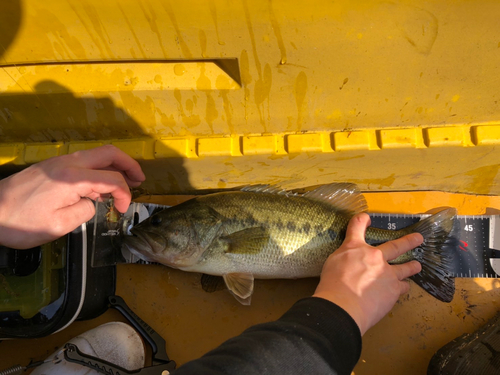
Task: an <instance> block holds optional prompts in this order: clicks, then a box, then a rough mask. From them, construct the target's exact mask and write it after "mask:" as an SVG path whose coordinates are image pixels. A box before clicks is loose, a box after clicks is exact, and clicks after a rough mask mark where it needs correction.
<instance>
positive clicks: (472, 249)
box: [90, 203, 500, 278]
mask: <svg viewBox="0 0 500 375" xmlns="http://www.w3.org/2000/svg"><path fill="white" fill-rule="evenodd" d="M168 208H169V207H168V206H161V205H157V204H150V203H132V204H131V205H130V208H129V210H128V211H127V213H126V214H125V215H124V217H123V219H124V220H126V221H127V222H128V223H129V224H130V225H129V228H130V226H131V225H135V224H137V223H139V222H141V221H142V220H144V219H146V218H148V217H149V216H151V215H152V214H153V213H155V212H157V211H158V210H160V211H161V210H162V209H168ZM108 211H109V206H108V205H107V204H106V203H96V216H95V218H94V221H93V223H92V226H93V231H90V233H92V232H93V234H92V238H91V239H90V241H91V242H90V243H91V244H92V254H93V255H92V266H94V267H99V266H103V265H110V264H117V263H148V262H145V261H142V260H140V259H139V258H138V257H137V256H136V255H134V254H132V253H130V252H129V251H127V250H126V249H120V248H117V247H116V244H115V245H113V243H112V242H113V239H114V238H116V237H115V236H118V237H122V236H123V235H124V233H122V232H121V229H120V230H118V228H114V229H111V228H110V227H109V224H110V223H109V220H108V218H109V215H108V214H107V213H108ZM429 216H431V215H427V214H425V215H424V214H422V215H408V214H380V213H371V214H370V217H371V221H372V224H371V225H372V226H373V227H376V228H381V229H391V230H398V229H403V228H406V227H408V226H410V225H412V224H414V223H416V222H418V221H419V220H421V219H422V218H426V217H429ZM127 231H128V230H125V233H126V232H127ZM454 234H455V236H456V237H457V238H458V240H459V246H458V249H457V250H456V254H455V255H456V256H455V257H454V259H453V267H452V269H453V272H452V273H451V274H450V276H451V277H487V278H497V277H500V276H499V275H500V215H492V216H486V215H484V216H457V217H456V225H455V230H454ZM118 242H120V241H118Z"/></svg>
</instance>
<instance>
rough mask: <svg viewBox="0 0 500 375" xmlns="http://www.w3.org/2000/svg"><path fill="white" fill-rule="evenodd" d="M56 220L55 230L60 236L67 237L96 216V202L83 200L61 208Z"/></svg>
mask: <svg viewBox="0 0 500 375" xmlns="http://www.w3.org/2000/svg"><path fill="white" fill-rule="evenodd" d="M57 213H58V214H57V216H56V218H55V221H56V223H55V228H56V231H57V232H58V234H59V235H61V236H62V235H65V234H67V233H69V232H71V231H72V230H74V229H76V228H77V227H78V226H80V225H82V224H83V223H85V222H87V221H89V220H90V219H92V217H94V215H95V206H94V202H93V201H92V200H90V199H88V198H82V199H80V200H79V201H78V202H76V203H75V204H72V205H71V206H67V207H64V208H60V209H59V210H58V212H57Z"/></svg>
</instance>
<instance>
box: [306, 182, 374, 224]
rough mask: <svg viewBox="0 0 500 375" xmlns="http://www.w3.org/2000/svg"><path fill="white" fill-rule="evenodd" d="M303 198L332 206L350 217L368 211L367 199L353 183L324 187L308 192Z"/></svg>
mask: <svg viewBox="0 0 500 375" xmlns="http://www.w3.org/2000/svg"><path fill="white" fill-rule="evenodd" d="M303 197H304V198H308V199H313V200H317V201H321V202H325V203H328V204H331V205H332V206H334V207H335V209H336V210H338V211H341V212H343V213H345V214H347V215H349V216H354V215H356V214H358V213H360V212H365V211H367V210H368V206H367V204H366V200H365V197H364V196H363V194H361V192H360V191H359V189H358V187H357V186H356V185H355V184H351V183H334V184H329V185H323V186H320V187H319V188H316V189H314V190H311V191H308V192H307V193H305V194H304V195H303Z"/></svg>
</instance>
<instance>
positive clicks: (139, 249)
mask: <svg viewBox="0 0 500 375" xmlns="http://www.w3.org/2000/svg"><path fill="white" fill-rule="evenodd" d="M131 232H132V235H131V236H126V237H125V240H124V242H123V246H124V247H126V248H127V249H128V250H129V251H130V252H131V253H132V254H135V255H137V256H138V257H139V258H141V259H143V260H145V261H150V262H151V261H156V259H155V258H156V257H155V255H156V254H159V253H160V252H161V251H163V249H165V245H166V240H165V239H164V238H163V237H162V236H159V235H158V234H156V233H149V232H146V233H142V232H135V231H134V230H133V229H132V230H131Z"/></svg>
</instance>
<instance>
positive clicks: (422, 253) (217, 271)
mask: <svg viewBox="0 0 500 375" xmlns="http://www.w3.org/2000/svg"><path fill="white" fill-rule="evenodd" d="M366 210H367V205H366V201H365V199H364V197H363V195H362V194H361V193H360V192H359V191H358V189H357V187H356V186H355V185H354V184H346V183H344V184H330V185H324V186H321V187H319V188H317V189H315V190H312V191H310V192H307V193H305V194H301V195H298V194H291V193H289V192H287V191H285V190H281V189H280V188H278V187H275V186H266V185H258V186H253V187H252V186H251V187H247V188H244V189H242V190H241V191H232V192H223V193H215V194H209V195H205V196H199V197H196V198H194V199H191V200H189V201H187V202H184V203H182V204H179V205H177V206H174V207H172V208H169V209H166V210H163V211H161V212H158V213H157V214H154V215H152V216H151V217H150V218H148V219H147V220H145V221H143V222H142V223H140V224H138V225H136V226H135V227H133V228H132V230H131V232H132V234H133V236H129V237H128V238H126V240H125V246H127V247H128V248H129V249H130V250H131V251H132V252H134V253H136V254H137V255H139V256H140V257H141V258H143V259H144V260H148V261H154V262H158V263H162V264H165V265H167V266H170V267H173V268H178V269H181V270H184V271H190V272H200V273H204V274H209V275H218V276H222V277H223V278H224V281H225V283H226V285H227V288H228V289H229V290H230V291H231V292H232V293H233V295H234V296H235V297H236V298H237V299H238V300H239V301H240V302H241V303H243V304H249V302H250V297H251V295H252V293H253V285H254V278H256V279H271V278H272V279H277V278H285V279H296V278H304V277H314V276H319V275H320V273H321V269H322V267H323V263H324V262H325V260H326V259H327V258H328V256H329V255H330V254H331V253H333V252H334V251H335V250H336V249H338V248H339V247H340V245H341V244H342V242H343V241H344V238H345V233H346V229H347V224H348V222H349V220H350V219H351V217H352V216H353V215H355V214H357V213H359V212H364V211H366ZM455 215H456V210H455V209H453V208H451V209H446V210H443V211H441V212H439V213H437V214H435V215H433V216H430V217H428V218H426V219H424V220H421V221H420V222H418V223H416V224H414V225H412V226H410V227H407V228H404V229H401V230H397V231H393V230H384V229H377V228H373V227H369V228H368V229H367V231H366V241H367V243H369V244H372V245H377V244H381V243H384V242H386V241H390V240H394V239H397V238H400V237H402V236H404V235H406V234H409V233H412V232H419V233H421V234H422V236H423V237H424V243H423V244H422V245H421V246H420V247H419V248H417V249H413V250H411V251H408V252H407V253H405V254H403V255H401V256H400V257H398V258H397V259H395V260H393V261H391V262H389V263H391V264H399V263H405V262H408V261H410V260H413V259H416V260H418V261H419V262H420V263H421V264H422V271H421V272H420V273H419V274H417V275H415V276H413V277H412V279H413V280H414V281H415V282H416V283H417V284H418V285H420V286H421V287H423V288H424V289H425V290H426V291H427V292H429V293H430V294H432V295H433V296H434V297H436V298H438V299H439V300H441V301H445V302H449V301H451V300H452V298H453V294H454V292H455V283H454V279H453V278H450V277H449V276H448V275H449V274H450V271H451V270H450V267H451V259H452V257H453V252H454V251H455V248H454V247H455V246H454V245H451V243H452V242H453V241H452V240H451V232H452V229H453V223H454V217H455Z"/></svg>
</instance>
